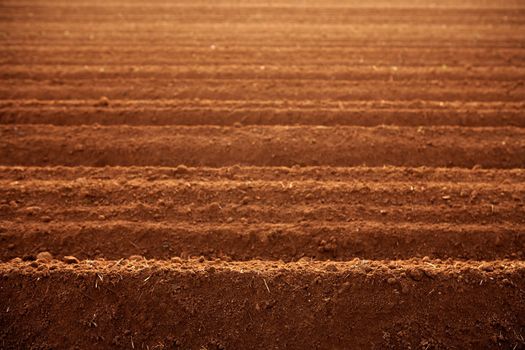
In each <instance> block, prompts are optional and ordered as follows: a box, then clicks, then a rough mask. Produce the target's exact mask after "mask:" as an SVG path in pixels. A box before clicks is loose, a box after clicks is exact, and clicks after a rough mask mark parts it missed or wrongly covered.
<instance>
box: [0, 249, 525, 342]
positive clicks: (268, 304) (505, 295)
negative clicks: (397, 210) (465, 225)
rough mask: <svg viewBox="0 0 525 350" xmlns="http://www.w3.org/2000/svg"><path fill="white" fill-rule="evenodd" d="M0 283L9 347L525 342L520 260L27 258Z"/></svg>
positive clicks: (0, 334) (0, 274)
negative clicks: (77, 260)
mask: <svg viewBox="0 0 525 350" xmlns="http://www.w3.org/2000/svg"><path fill="white" fill-rule="evenodd" d="M0 281H1V283H2V289H1V290H0V296H1V298H0V309H2V310H3V317H2V318H3V325H4V327H2V329H1V330H0V338H2V340H3V348H4V349H15V348H16V349H18V348H33V347H35V345H37V344H38V348H50V349H51V348H56V347H60V348H128V349H129V348H135V349H147V348H150V349H153V348H157V349H190V348H191V349H199V348H207V349H239V348H241V349H268V348H286V349H305V348H328V349H342V348H346V345H347V344H352V347H357V348H369V347H374V348H383V349H385V348H408V347H411V348H507V349H512V348H518V347H522V346H524V345H525V344H524V343H523V338H522V337H521V332H522V327H523V325H524V323H525V302H524V300H525V295H524V294H525V293H524V289H525V265H524V264H523V262H517V261H498V262H490V263H480V262H469V263H461V262H454V261H447V262H441V261H434V260H410V261H391V262H388V261H365V260H358V259H357V260H353V261H351V262H345V263H322V262H306V261H302V262H299V263H290V264H282V263H277V262H276V263H272V262H262V261H261V262H249V263H240V262H238V263H226V262H223V261H209V262H205V261H203V260H199V261H196V260H191V261H181V260H180V259H174V260H168V261H165V262H159V261H153V260H140V259H139V258H136V259H135V258H134V261H130V260H119V261H117V262H106V261H83V262H81V263H79V264H72V265H68V264H64V263H62V262H59V261H56V260H53V261H49V260H45V259H44V260H40V261H36V262H31V263H29V262H22V261H21V260H20V259H18V260H16V261H12V262H9V263H3V264H0ZM21 290H27V291H28V292H26V293H20V291H21ZM123 296H125V297H123ZM4 310H7V311H4ZM15 335H16V336H15ZM345 344H346V345H345Z"/></svg>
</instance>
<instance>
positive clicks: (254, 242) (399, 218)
mask: <svg viewBox="0 0 525 350" xmlns="http://www.w3.org/2000/svg"><path fill="white" fill-rule="evenodd" d="M524 177H525V172H523V171H522V170H479V169H477V170H464V169H450V170H446V169H434V168H429V169H425V168H375V169H374V168H271V167H263V168H258V167H238V166H237V167H232V168H220V169H212V168H208V169H206V168H204V169H203V168H187V167H179V168H132V169H130V168H111V169H107V170H103V169H99V168H82V167H75V168H23V167H20V168H10V167H7V168H2V169H0V185H1V186H0V196H1V198H2V200H0V220H1V221H0V223H1V225H0V242H2V244H4V246H6V247H7V249H6V250H4V251H2V252H1V254H0V259H1V260H4V261H5V260H8V259H11V258H14V257H17V256H26V257H27V258H30V257H31V256H33V257H34V256H36V255H37V254H38V253H39V252H41V251H49V252H51V253H53V254H55V255H58V256H61V255H68V254H73V255H75V256H77V257H78V258H82V259H83V258H94V257H105V258H108V259H118V258H120V257H123V256H124V257H125V256H129V255H131V254H141V255H144V256H146V257H148V258H156V259H160V258H169V257H171V256H173V255H177V256H201V255H202V256H205V257H209V258H215V257H229V258H231V259H234V260H250V259H255V258H261V259H270V260H278V259H282V260H285V261H292V260H297V259H300V258H302V257H304V256H307V257H312V258H316V259H322V260H326V259H333V260H346V259H351V258H354V257H360V258H367V259H387V258H403V259H407V258H410V257H413V256H421V257H423V256H429V257H435V258H447V257H453V258H455V259H497V258H505V257H507V258H523V251H524V248H525V238H524V236H523V235H524V232H523V225H524V224H525V208H524V204H525V187H524V185H523V183H524Z"/></svg>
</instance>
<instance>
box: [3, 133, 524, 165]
mask: <svg viewBox="0 0 525 350" xmlns="http://www.w3.org/2000/svg"><path fill="white" fill-rule="evenodd" d="M35 149H38V150H39V151H38V152H34V150H35ZM0 159H2V164H4V165H27V166H35V165H38V166H45V165H68V166H76V165H86V166H108V165H109V166H114V165H121V166H129V165H154V166H177V165H181V164H184V165H189V166H212V167H220V166H231V165H236V164H242V165H255V166H293V165H301V166H311V165H329V166H356V165H363V164H365V165H369V166H382V165H397V166H458V167H473V166H476V165H480V166H483V167H487V168H522V167H525V129H523V128H515V127H499V128H490V127H487V128H462V127H418V128H415V127H397V126H395V127H394V126H392V127H387V126H381V127H372V128H364V127H355V126H353V127H350V126H340V127H325V126H246V127H241V128H235V127H217V126H191V127H188V126H163V127H158V126H135V127H132V126H78V127H66V126H61V127H57V126H50V125H46V126H43V125H16V126H12V125H9V126H0Z"/></svg>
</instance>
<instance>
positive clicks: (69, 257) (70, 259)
mask: <svg viewBox="0 0 525 350" xmlns="http://www.w3.org/2000/svg"><path fill="white" fill-rule="evenodd" d="M62 260H64V262H65V263H67V264H78V262H79V261H78V259H77V258H75V257H74V256H72V255H66V256H64V258H63V259H62Z"/></svg>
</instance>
